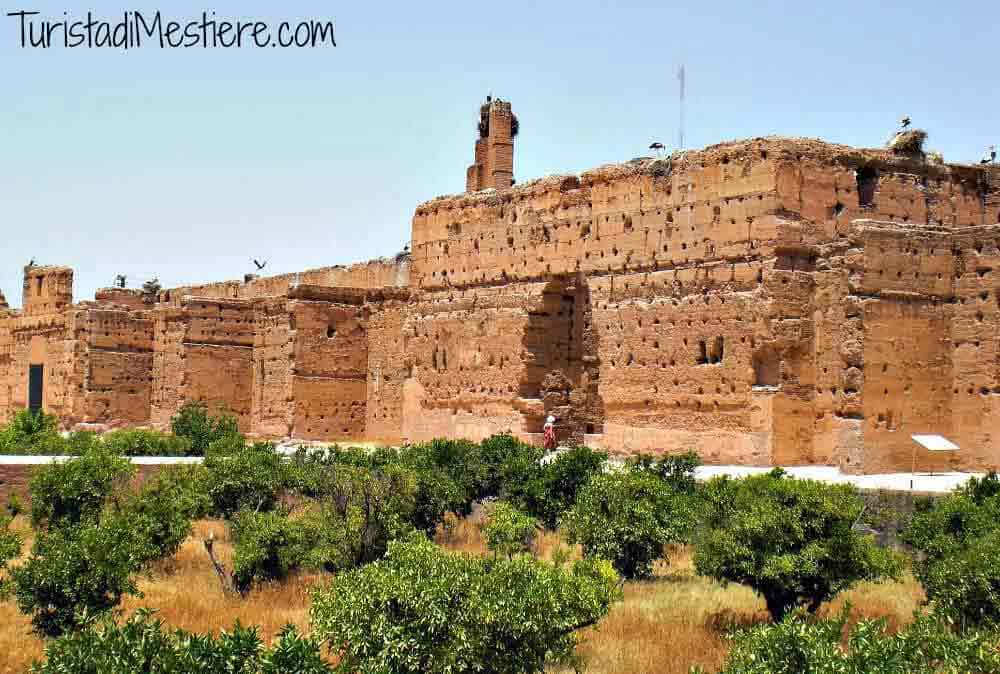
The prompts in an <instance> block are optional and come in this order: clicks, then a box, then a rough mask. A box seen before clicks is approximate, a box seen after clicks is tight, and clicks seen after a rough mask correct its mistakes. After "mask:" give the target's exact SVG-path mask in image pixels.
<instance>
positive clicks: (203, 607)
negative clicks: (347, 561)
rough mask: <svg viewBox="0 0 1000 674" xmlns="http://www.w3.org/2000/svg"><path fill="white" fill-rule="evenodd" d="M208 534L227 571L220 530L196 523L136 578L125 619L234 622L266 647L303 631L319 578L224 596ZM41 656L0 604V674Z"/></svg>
mask: <svg viewBox="0 0 1000 674" xmlns="http://www.w3.org/2000/svg"><path fill="white" fill-rule="evenodd" d="M209 532H214V533H215V537H216V542H215V550H216V552H217V556H218V557H219V559H220V560H221V561H223V563H225V564H226V566H227V567H229V568H231V565H230V560H231V558H232V545H231V543H230V541H229V536H228V531H227V528H226V525H225V524H224V523H222V522H219V521H212V520H205V521H201V522H197V523H196V524H195V527H194V532H193V535H192V536H191V537H189V538H188V540H187V541H185V542H184V545H183V546H182V547H181V549H180V550H178V552H177V554H176V555H174V556H173V557H172V558H170V559H169V560H165V561H163V562H160V563H159V564H157V565H156V566H155V568H154V569H152V571H151V572H150V573H149V574H147V575H144V576H143V577H141V578H140V579H139V581H138V585H139V589H140V590H141V591H142V593H143V595H144V596H142V597H128V598H126V599H125V600H124V601H123V602H122V609H123V610H124V612H125V614H126V615H128V614H131V613H132V612H134V611H135V609H137V608H139V607H142V606H148V607H150V608H155V609H157V615H158V616H159V617H160V618H162V619H163V620H164V621H165V622H166V623H167V624H168V625H170V626H172V627H179V628H183V629H186V630H190V631H194V632H213V633H216V634H217V633H218V632H219V631H220V630H223V629H230V628H231V627H232V625H233V624H234V623H235V622H236V621H237V620H239V621H240V622H241V623H243V624H244V625H257V626H259V627H260V633H261V636H262V637H263V638H264V640H265V641H267V642H270V641H271V639H273V637H274V635H275V634H277V632H278V631H279V630H280V629H281V627H282V626H284V625H286V624H288V623H292V624H294V625H296V626H298V627H299V628H301V629H304V630H308V627H309V589H310V588H311V587H312V586H313V585H315V584H316V583H318V582H322V580H323V577H322V576H321V575H302V576H299V577H296V578H293V579H291V580H289V581H288V582H286V583H281V584H271V585H267V586H264V587H261V588H259V589H257V590H255V591H254V592H252V593H251V594H250V595H248V596H247V598H246V599H241V598H239V597H232V596H226V595H225V594H223V592H222V587H221V585H220V584H219V578H218V576H216V575H215V572H214V571H213V569H212V566H211V563H210V562H209V560H208V556H207V555H206V554H205V549H204V547H203V546H202V543H201V541H202V539H203V538H204V537H206V536H207V535H208V533H209ZM27 549H29V548H28V546H25V550H27ZM42 652H43V642H42V640H40V639H39V638H38V637H36V636H35V635H34V634H32V633H31V621H30V620H29V619H28V617H27V616H24V615H22V614H21V613H19V612H18V610H17V606H16V605H15V604H14V602H12V601H8V602H3V603H0V654H2V655H0V674H14V673H15V672H23V671H24V670H25V668H26V667H28V665H30V664H31V662H32V660H34V659H36V658H40V657H41V656H42Z"/></svg>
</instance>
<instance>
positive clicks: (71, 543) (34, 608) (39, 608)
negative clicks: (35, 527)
mask: <svg viewBox="0 0 1000 674" xmlns="http://www.w3.org/2000/svg"><path fill="white" fill-rule="evenodd" d="M151 557H152V554H151V552H150V550H149V548H148V546H147V545H146V542H145V541H144V540H142V539H141V538H140V537H139V536H137V535H136V534H135V532H134V530H133V529H131V528H130V527H129V526H128V523H127V521H126V520H125V519H124V518H120V517H109V518H106V519H105V520H104V521H101V522H98V521H96V520H85V521H83V522H80V523H78V524H75V525H67V526H60V527H56V528H53V529H50V530H48V531H46V532H42V533H41V534H39V535H38V537H37V538H36V539H35V543H34V545H33V547H32V550H31V555H30V556H29V557H28V559H27V560H26V561H25V562H24V563H23V564H21V565H19V566H17V567H15V568H14V569H12V571H11V577H12V579H13V582H14V587H15V595H16V598H17V604H18V607H19V608H20V609H21V611H22V612H23V613H25V614H29V615H31V622H32V624H33V625H34V627H35V629H36V630H37V631H38V632H39V633H41V634H44V635H46V636H58V635H60V634H62V633H63V632H66V631H70V630H74V629H77V628H79V627H80V626H81V625H82V624H83V623H84V622H85V619H84V617H83V615H84V614H85V613H89V614H91V615H93V614H97V613H101V612H104V611H107V610H109V609H111V608H113V607H115V606H117V605H118V602H119V601H120V600H121V597H122V596H123V595H125V594H136V593H137V592H138V590H137V589H136V586H135V583H134V582H133V581H132V579H131V575H132V574H133V573H134V572H135V571H137V570H138V569H140V568H141V567H142V565H143V563H144V562H145V561H146V560H148V559H150V558H151Z"/></svg>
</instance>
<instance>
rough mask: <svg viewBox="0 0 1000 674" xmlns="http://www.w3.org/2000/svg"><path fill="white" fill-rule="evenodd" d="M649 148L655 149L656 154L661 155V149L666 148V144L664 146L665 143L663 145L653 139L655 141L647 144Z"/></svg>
mask: <svg viewBox="0 0 1000 674" xmlns="http://www.w3.org/2000/svg"><path fill="white" fill-rule="evenodd" d="M649 149H650V150H655V151H656V154H657V156H659V155H661V154H662V153H663V151H664V150H665V149H667V148H666V146H665V145H664V144H663V143H661V142H660V141H655V142H653V143H650V144H649Z"/></svg>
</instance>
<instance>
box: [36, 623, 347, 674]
mask: <svg viewBox="0 0 1000 674" xmlns="http://www.w3.org/2000/svg"><path fill="white" fill-rule="evenodd" d="M45 655H46V659H45V661H44V662H36V663H35V664H34V665H33V667H32V669H31V671H32V672H33V673H34V674H96V673H98V672H100V674H133V673H134V672H155V673H156V674H220V673H225V674H284V673H285V672H296V673H297V674H323V673H327V672H332V671H333V670H332V669H331V668H330V666H329V665H327V664H326V663H324V662H323V658H322V654H321V653H320V645H319V643H318V642H316V641H314V640H312V639H310V638H308V637H303V636H300V635H299V634H298V632H297V631H296V630H295V628H294V627H292V626H291V625H289V626H286V627H285V628H284V629H283V630H282V631H281V632H280V634H279V635H278V638H277V640H276V641H275V643H274V644H273V645H272V646H271V648H265V647H264V644H263V643H262V642H261V639H260V635H259V634H258V632H257V629H256V628H246V627H243V626H241V625H240V624H239V623H238V622H237V623H236V625H235V627H234V628H233V630H232V631H231V632H227V631H225V630H224V631H222V633H221V634H219V636H218V637H215V636H213V635H212V634H193V633H191V632H185V631H184V630H175V631H169V630H168V629H166V627H165V625H164V624H163V622H162V621H161V620H159V619H153V618H152V612H151V611H149V610H148V609H140V610H138V611H136V612H135V614H133V615H132V616H131V617H130V618H129V619H128V620H126V621H125V622H124V623H123V624H118V623H116V622H115V621H114V620H107V621H104V622H102V623H100V624H95V625H91V626H89V627H88V628H87V629H85V630H81V631H79V632H76V633H74V634H67V635H65V636H62V637H60V638H58V639H55V640H53V641H51V642H49V643H48V644H47V646H46V648H45Z"/></svg>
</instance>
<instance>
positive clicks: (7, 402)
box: [0, 293, 15, 423]
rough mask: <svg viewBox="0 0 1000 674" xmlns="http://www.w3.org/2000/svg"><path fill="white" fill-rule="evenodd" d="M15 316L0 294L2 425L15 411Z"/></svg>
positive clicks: (0, 403)
mask: <svg viewBox="0 0 1000 674" xmlns="http://www.w3.org/2000/svg"><path fill="white" fill-rule="evenodd" d="M13 315H14V314H13V312H11V311H10V310H9V309H8V307H7V300H6V299H5V298H4V296H3V293H0V423H4V422H6V421H7V419H8V418H9V417H10V416H11V414H12V413H13V411H14V409H13V394H14V376H15V374H14V370H13V365H14V340H13V338H12V337H11V332H10V328H11V323H12V320H11V319H12V316H13Z"/></svg>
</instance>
